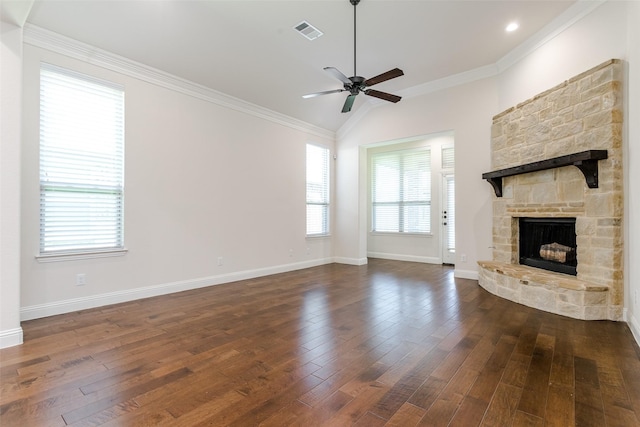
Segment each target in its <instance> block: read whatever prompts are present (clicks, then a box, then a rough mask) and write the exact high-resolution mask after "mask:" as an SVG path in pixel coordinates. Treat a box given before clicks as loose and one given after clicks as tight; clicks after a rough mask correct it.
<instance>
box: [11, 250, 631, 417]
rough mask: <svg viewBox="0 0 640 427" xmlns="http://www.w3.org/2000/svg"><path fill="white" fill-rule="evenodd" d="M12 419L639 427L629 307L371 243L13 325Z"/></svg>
mask: <svg viewBox="0 0 640 427" xmlns="http://www.w3.org/2000/svg"><path fill="white" fill-rule="evenodd" d="M22 326H23V329H24V336H25V344H23V345H22V346H18V347H12V348H7V349H3V350H0V367H1V369H0V380H1V388H0V392H1V395H0V425H1V426H2V427H8V426H64V425H74V426H95V425H105V426H142V425H146V426H204V425H214V426H226V425H233V426H257V425H263V426H289V425H296V426H319V425H325V426H349V425H357V426H369V427H371V426H465V427H468V426H476V425H483V426H510V425H513V426H543V425H544V426H563V427H565V426H573V425H576V426H598V427H600V426H639V425H640V422H639V420H640V359H639V354H640V352H639V350H638V347H637V345H636V344H635V341H634V340H633V338H632V336H631V333H630V331H629V329H628V327H627V325H626V324H625V323H615V322H608V321H593V322H584V321H579V320H573V319H568V318H564V317H560V316H556V315H553V314H549V313H545V312H541V311H537V310H534V309H531V308H527V307H524V306H521V305H518V304H515V303H512V302H509V301H506V300H503V299H500V298H498V297H495V296H493V295H491V294H489V293H487V292H486V291H484V290H483V289H482V288H480V287H479V286H478V285H477V282H475V281H472V280H462V279H454V278H453V269H452V268H450V267H443V266H434V265H428V264H418V263H407V262H398V261H385V260H376V259H371V260H370V262H369V265H367V266H362V267H355V266H346V265H338V264H333V265H326V266H321V267H315V268H310V269H306V270H300V271H296V272H290V273H284V274H278V275H274V276H269V277H264V278H259V279H254V280H246V281H242V282H236V283H231V284H226V285H220V286H213V287H210V288H205V289H199V290H194V291H188V292H182V293H178V294H173V295H167V296H162V297H156V298H150V299H145V300H140V301H134V302H130V303H124V304H118V305H113V306H107V307H102V308H99V309H93V310H86V311H81V312H77V313H71V314H65V315H61V316H55V317H50V318H46V319H38V320H33V321H29V322H24V323H23V325H22Z"/></svg>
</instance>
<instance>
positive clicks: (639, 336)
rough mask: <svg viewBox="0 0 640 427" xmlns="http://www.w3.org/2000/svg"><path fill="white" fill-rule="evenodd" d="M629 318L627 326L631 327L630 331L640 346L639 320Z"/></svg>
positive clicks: (632, 317)
mask: <svg viewBox="0 0 640 427" xmlns="http://www.w3.org/2000/svg"><path fill="white" fill-rule="evenodd" d="M627 316H628V313H627ZM627 316H625V317H627ZM628 317H629V320H628V321H627V325H629V329H631V334H632V335H633V338H635V340H636V343H638V345H639V346H640V322H638V319H636V318H635V317H634V316H633V315H631V316H628Z"/></svg>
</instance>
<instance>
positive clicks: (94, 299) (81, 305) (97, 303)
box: [0, 258, 334, 337]
mask: <svg viewBox="0 0 640 427" xmlns="http://www.w3.org/2000/svg"><path fill="white" fill-rule="evenodd" d="M333 262H334V260H333V258H321V259H316V260H312V261H303V262H297V263H292V264H283V265H277V266H272V267H265V268H258V269H254V270H245V271H239V272H235V273H229V274H222V275H218V276H209V277H202V278H198V279H193V280H182V281H178V282H171V283H163V284H160V285H153V286H146V287H142V288H135V289H128V290H124V291H117V292H108V293H105V294H99V295H92V296H88V297H83V298H74V299H68V300H62V301H54V302H51V303H46V304H37V305H32V306H27V307H22V308H21V309H20V320H22V321H25V320H33V319H40V318H43V317H49V316H55V315H58V314H64V313H71V312H74V311H79V310H87V309H90V308H96V307H102V306H105V305H110V304H119V303H123V302H129V301H135V300H138V299H143V298H150V297H155V296H159V295H167V294H172V293H175V292H182V291H188V290H191V289H198V288H204V287H207V286H215V285H221V284H224V283H230V282H236V281H238V280H247V279H254V278H256V277H262V276H268V275H271V274H278V273H286V272H288V271H295V270H302V269H304V268H310V267H316V266H319V265H324V264H331V263H333ZM20 331H22V330H20ZM0 337H1V335H0Z"/></svg>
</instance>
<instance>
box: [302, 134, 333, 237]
mask: <svg viewBox="0 0 640 427" xmlns="http://www.w3.org/2000/svg"><path fill="white" fill-rule="evenodd" d="M310 147H311V148H316V149H321V150H323V155H324V156H323V157H324V158H322V159H321V161H323V162H324V163H325V165H324V172H323V173H322V174H323V181H324V182H321V184H320V185H321V186H322V189H321V190H320V191H319V192H320V193H321V194H323V196H324V197H320V198H319V199H312V200H310V191H309V190H310V188H309V187H310V182H309V148H310ZM305 158H306V161H305V192H306V197H305V200H306V220H305V223H306V230H305V235H306V237H307V238H314V237H327V236H330V235H331V150H330V149H329V148H328V147H326V146H324V145H320V144H315V143H312V142H308V143H307V144H306V146H305ZM316 193H318V191H316ZM317 206H320V207H322V208H323V215H324V218H323V219H322V220H321V224H322V230H321V231H320V232H317V233H310V232H309V208H310V207H317Z"/></svg>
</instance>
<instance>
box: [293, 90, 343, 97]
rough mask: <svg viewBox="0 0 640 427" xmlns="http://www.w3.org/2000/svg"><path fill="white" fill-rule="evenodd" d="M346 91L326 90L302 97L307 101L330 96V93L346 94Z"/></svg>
mask: <svg viewBox="0 0 640 427" xmlns="http://www.w3.org/2000/svg"><path fill="white" fill-rule="evenodd" d="M345 90H346V89H334V90H325V91H324V92H316V93H308V94H306V95H302V97H303V98H305V99H307V98H314V97H316V96H320V95H328V94H330V93H338V92H344V91H345Z"/></svg>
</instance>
